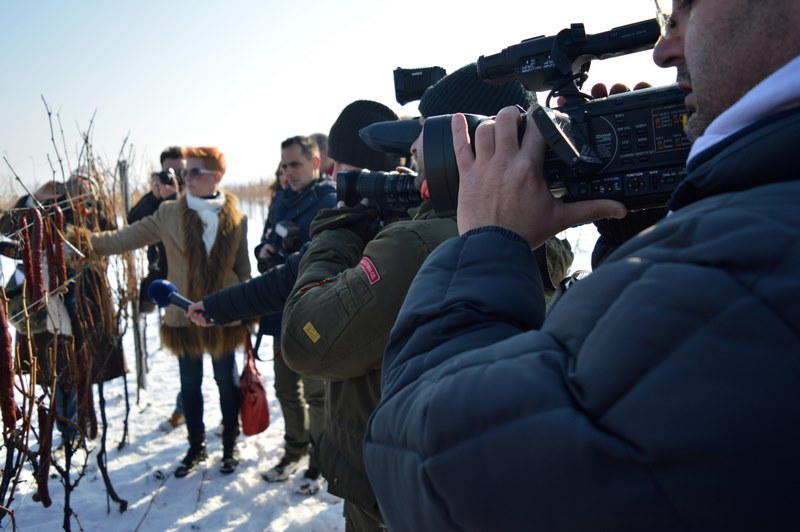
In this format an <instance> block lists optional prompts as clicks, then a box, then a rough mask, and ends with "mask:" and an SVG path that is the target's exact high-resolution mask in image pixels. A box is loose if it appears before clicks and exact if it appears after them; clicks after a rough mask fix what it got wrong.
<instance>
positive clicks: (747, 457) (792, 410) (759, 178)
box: [365, 0, 800, 531]
mask: <svg viewBox="0 0 800 532" xmlns="http://www.w3.org/2000/svg"><path fill="white" fill-rule="evenodd" d="M657 4H659V2H657ZM672 8H673V11H672V13H671V14H669V15H667V14H664V13H663V12H662V11H661V9H659V12H658V15H659V19H660V21H661V22H662V32H663V35H662V37H661V39H660V40H659V42H658V44H657V45H656V49H655V51H654V60H655V61H656V63H657V64H658V65H659V66H662V67H672V66H677V67H678V81H679V84H680V86H681V88H682V89H683V90H684V91H686V92H687V93H688V94H687V96H686V105H687V107H688V108H689V110H690V111H691V115H690V117H689V119H688V122H687V124H686V132H687V134H688V135H689V137H690V139H691V140H693V141H694V145H693V147H692V151H691V155H690V157H689V161H688V165H687V170H688V175H687V176H686V178H685V179H684V180H683V181H682V182H681V183H680V184H679V185H678V187H677V188H676V189H675V190H674V192H673V193H672V195H671V198H670V199H669V202H668V204H667V207H668V209H669V210H670V211H672V214H671V215H670V216H668V217H667V218H665V219H663V220H661V221H659V222H657V223H656V224H655V225H654V226H653V227H652V228H650V229H649V230H647V231H644V232H643V233H642V234H640V235H638V236H635V237H633V238H632V239H630V240H629V241H628V242H626V243H625V244H624V245H622V246H621V247H620V248H619V249H618V250H617V251H616V252H614V253H613V254H612V255H611V256H610V257H609V258H608V259H607V260H606V261H605V262H604V263H603V264H602V265H601V266H600V267H599V268H598V269H597V270H596V271H595V272H594V273H593V274H592V275H590V276H589V277H588V278H586V279H585V280H582V281H580V282H579V283H577V284H576V286H575V288H573V289H572V290H570V291H569V292H567V293H566V294H565V295H564V297H563V298H562V299H561V300H560V302H559V304H558V305H556V306H555V308H554V309H553V310H552V312H551V313H550V314H549V315H548V316H547V319H545V318H544V308H543V306H542V304H541V297H540V295H539V294H540V291H541V287H540V281H539V276H538V275H536V274H535V265H534V261H533V260H532V258H531V253H530V248H531V247H533V246H535V245H537V244H538V243H540V242H542V241H543V240H544V239H545V238H547V237H549V236H550V235H552V234H555V233H556V232H558V231H560V230H562V229H564V228H565V227H569V226H572V225H575V224H578V223H583V222H589V221H592V220H597V219H601V218H620V217H622V216H624V214H625V209H624V207H623V205H621V204H618V203H615V202H612V201H608V200H594V201H586V202H575V203H562V202H561V201H558V200H556V199H554V198H553V197H552V195H551V194H550V192H549V190H548V187H547V185H546V183H545V181H544V176H543V154H544V152H545V143H544V140H543V138H542V136H541V135H540V134H539V131H538V130H537V128H536V127H535V126H534V124H532V123H531V121H530V120H529V121H528V123H527V128H526V130H525V134H524V138H523V141H522V145H521V146H520V145H519V144H518V142H517V124H518V123H519V121H520V116H519V112H518V111H517V110H516V109H504V110H503V111H501V112H500V113H499V114H498V115H497V118H496V120H495V121H489V122H486V123H484V124H483V125H481V126H480V127H479V128H478V130H477V133H476V135H475V138H474V139H473V140H474V145H475V155H473V152H472V150H471V149H470V148H469V146H468V145H467V143H468V142H469V140H468V138H467V135H466V128H465V123H464V118H463V117H462V116H456V117H455V118H454V119H453V124H452V132H453V136H454V147H455V150H456V154H457V158H458V168H459V172H460V175H461V188H460V194H459V198H458V200H459V203H460V209H461V212H460V213H459V214H460V215H459V220H458V221H459V233H461V236H460V237H458V238H454V239H452V240H450V241H448V242H446V243H444V244H443V245H442V246H440V247H439V248H438V249H437V250H436V251H435V252H434V253H433V254H432V255H431V257H430V258H429V260H428V261H427V262H426V264H425V266H424V267H423V268H422V269H421V270H420V272H419V274H418V275H417V277H416V279H415V280H414V283H413V284H412V286H411V288H410V290H409V294H408V297H407V298H406V301H405V303H404V305H403V308H402V309H401V311H400V316H399V318H398V320H397V323H396V325H395V327H394V328H393V330H392V335H391V342H390V344H389V347H388V348H387V350H386V353H385V356H384V367H383V369H384V379H383V382H382V385H383V386H382V398H381V404H380V405H379V406H378V408H377V409H376V411H375V413H374V414H373V416H372V418H371V420H370V426H369V430H368V433H367V437H366V455H365V456H366V461H367V467H368V472H369V477H370V480H371V481H372V484H373V487H374V488H375V492H376V494H377V496H378V500H379V503H380V506H381V510H382V512H383V514H384V515H385V516H386V518H387V524H388V525H389V527H390V528H392V529H393V530H398V531H401V530H453V529H459V530H466V529H471V530H519V529H530V530H533V529H536V530H615V531H626V530H630V531H641V530H648V531H653V530H726V531H735V530H796V529H798V528H799V527H800V523H798V517H797V513H796V512H795V510H794V503H795V500H794V499H795V494H796V491H797V489H796V479H797V478H798V476H799V475H800V462H799V461H798V460H797V459H796V442H797V440H798V437H799V436H800V430H799V429H798V427H800V424H798V420H800V401H799V400H798V393H797V391H796V390H797V387H796V383H797V380H798V377H800V361H799V360H798V356H797V355H798V353H800V319H799V318H798V313H797V303H796V302H797V300H798V298H800V279H798V275H797V272H798V270H800V247H798V245H797V244H798V240H799V238H798V236H799V235H800V232H798V227H800V209H798V207H797V206H798V203H800V179H799V178H800V172H798V170H797V165H796V164H794V159H793V151H794V150H793V145H794V139H796V138H797V137H798V135H799V134H800V83H798V74H797V73H798V72H800V55H798V54H800V35H799V34H798V32H797V28H798V27H800V3H798V2H794V1H791V0H774V1H773V0H771V1H767V2H760V3H754V2H748V1H745V0H728V1H726V2H722V1H716V0H703V1H695V2H690V1H678V0H675V1H674V2H673V3H672ZM765 36H769V37H768V38H765ZM535 111H536V106H534V107H533V108H532V109H531V112H535ZM462 213H463V214H465V215H463V216H462V215H461V214H462ZM467 213H468V214H467ZM521 294H530V296H529V297H521ZM494 449H502V452H492V450H494ZM465 470H469V472H470V476H471V477H472V478H474V479H476V481H475V482H464V480H463V475H461V474H460V473H461V472H463V471H465ZM409 508H414V511H413V512H410V511H408V509H409Z"/></svg>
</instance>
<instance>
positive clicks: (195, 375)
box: [178, 353, 239, 435]
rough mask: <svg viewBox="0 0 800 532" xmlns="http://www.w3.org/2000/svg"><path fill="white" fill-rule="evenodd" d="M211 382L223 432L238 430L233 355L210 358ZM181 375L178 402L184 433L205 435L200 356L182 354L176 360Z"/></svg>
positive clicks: (234, 360) (237, 391) (201, 361)
mask: <svg viewBox="0 0 800 532" xmlns="http://www.w3.org/2000/svg"><path fill="white" fill-rule="evenodd" d="M211 363H212V365H213V368H214V380H215V381H216V383H217V389H218V390H219V406H220V410H222V425H223V427H225V428H227V429H233V428H234V427H237V428H238V426H239V387H238V384H237V382H236V379H235V378H234V367H235V364H236V359H235V357H234V353H225V354H223V355H220V356H216V357H211ZM178 365H179V368H180V374H181V399H182V402H183V415H184V416H186V430H187V431H188V432H189V434H190V435H191V434H198V433H203V432H205V430H206V429H205V424H204V423H203V391H202V384H203V356H201V355H194V354H190V353H184V354H183V355H182V356H180V357H178Z"/></svg>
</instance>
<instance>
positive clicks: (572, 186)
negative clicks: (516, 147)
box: [532, 85, 691, 210]
mask: <svg viewBox="0 0 800 532" xmlns="http://www.w3.org/2000/svg"><path fill="white" fill-rule="evenodd" d="M685 96H686V95H685V94H684V93H683V92H682V91H680V90H679V89H678V87H677V85H670V86H666V87H656V88H651V89H643V90H638V91H634V92H629V93H623V94H617V95H612V96H609V97H607V98H601V99H595V100H591V101H589V102H586V103H578V104H573V105H570V104H566V105H564V106H562V107H560V108H559V109H558V110H550V109H547V108H545V107H540V108H538V109H536V111H535V112H534V113H532V117H533V120H534V122H536V125H537V126H538V127H539V131H541V132H542V134H543V135H544V137H545V140H546V141H547V144H548V149H547V151H546V153H545V163H544V171H545V179H546V180H547V183H548V186H549V188H550V192H551V193H552V194H553V195H554V196H555V197H557V198H563V199H564V200H565V201H582V200H589V199H613V200H617V201H620V202H622V203H624V204H625V205H626V206H627V207H628V209H630V210H640V209H647V208H652V207H663V206H664V204H665V203H666V202H667V200H668V199H669V196H670V194H671V193H672V191H673V190H674V189H675V187H676V186H677V185H678V183H679V182H680V181H681V180H682V179H683V178H684V177H685V176H686V159H687V157H688V156H689V150H690V148H691V145H690V143H689V140H688V139H687V138H686V134H685V133H684V131H683V117H684V116H685V115H686V114H687V111H686V107H685V106H684V104H683V100H684V98H685Z"/></svg>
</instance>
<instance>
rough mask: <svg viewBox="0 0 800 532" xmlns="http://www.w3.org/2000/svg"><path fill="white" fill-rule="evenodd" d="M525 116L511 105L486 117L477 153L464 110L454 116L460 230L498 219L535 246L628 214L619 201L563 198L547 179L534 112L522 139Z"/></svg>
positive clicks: (477, 138)
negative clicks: (520, 129) (570, 230)
mask: <svg viewBox="0 0 800 532" xmlns="http://www.w3.org/2000/svg"><path fill="white" fill-rule="evenodd" d="M536 108H538V106H537V105H534V106H532V107H531V110H534V109H536ZM529 112H530V111H529ZM520 120H521V117H520V114H519V109H518V108H516V107H506V108H504V109H502V110H501V111H500V112H499V113H498V114H497V117H496V118H495V120H486V121H485V122H483V123H481V125H480V126H478V128H477V130H476V132H475V139H474V143H475V153H474V154H473V152H472V147H471V146H470V139H469V135H468V133H467V122H466V119H465V118H464V115H463V114H460V113H459V114H456V115H454V116H453V121H452V133H453V147H454V149H455V153H456V161H457V164H458V171H459V174H460V176H461V182H460V185H459V191H458V230H459V233H460V234H464V233H466V232H467V231H470V230H472V229H476V228H478V227H483V226H488V225H496V226H500V227H505V228H506V229H510V230H511V231H514V232H515V233H517V234H519V235H520V236H522V237H523V238H524V239H525V240H526V241H527V242H528V244H529V245H530V247H531V248H536V247H539V246H540V245H541V244H543V243H544V242H545V241H546V240H547V239H548V238H550V237H551V236H553V235H555V234H557V233H560V232H561V231H563V230H564V229H567V228H568V227H572V226H575V225H580V224H584V223H588V222H593V221H595V220H601V219H604V218H622V217H623V216H625V214H626V212H627V211H626V209H625V206H624V205H622V204H621V203H619V202H616V201H611V200H590V201H578V202H575V203H564V202H563V201H561V200H559V199H556V198H554V197H553V195H552V194H551V193H550V190H549V188H548V186H547V182H546V181H545V179H544V171H543V169H544V153H545V141H544V139H543V138H542V135H541V134H540V133H539V130H538V129H537V127H536V124H535V123H534V121H533V120H532V119H530V118H529V119H528V120H527V121H526V124H527V125H526V130H525V135H524V137H523V139H522V144H521V145H520V144H519V143H518V140H517V127H518V125H519V122H520Z"/></svg>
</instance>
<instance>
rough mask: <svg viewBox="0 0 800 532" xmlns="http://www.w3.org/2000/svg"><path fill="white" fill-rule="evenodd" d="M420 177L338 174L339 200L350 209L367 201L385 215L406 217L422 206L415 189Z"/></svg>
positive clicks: (365, 173)
mask: <svg viewBox="0 0 800 532" xmlns="http://www.w3.org/2000/svg"><path fill="white" fill-rule="evenodd" d="M416 177H417V174H416V173H414V172H411V173H406V174H402V173H399V172H370V171H369V170H347V171H344V172H339V173H338V174H336V197H337V199H338V200H339V201H343V202H344V203H345V205H347V206H348V207H353V206H354V205H356V204H357V203H358V202H359V201H361V199H362V198H366V199H367V200H369V204H370V205H373V206H375V207H377V208H378V210H379V211H380V212H381V213H382V214H400V215H404V214H405V213H406V212H407V211H408V209H410V208H412V207H416V206H418V205H419V204H420V203H422V197H421V196H420V193H419V190H417V188H416V187H415V186H414V178H416Z"/></svg>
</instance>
